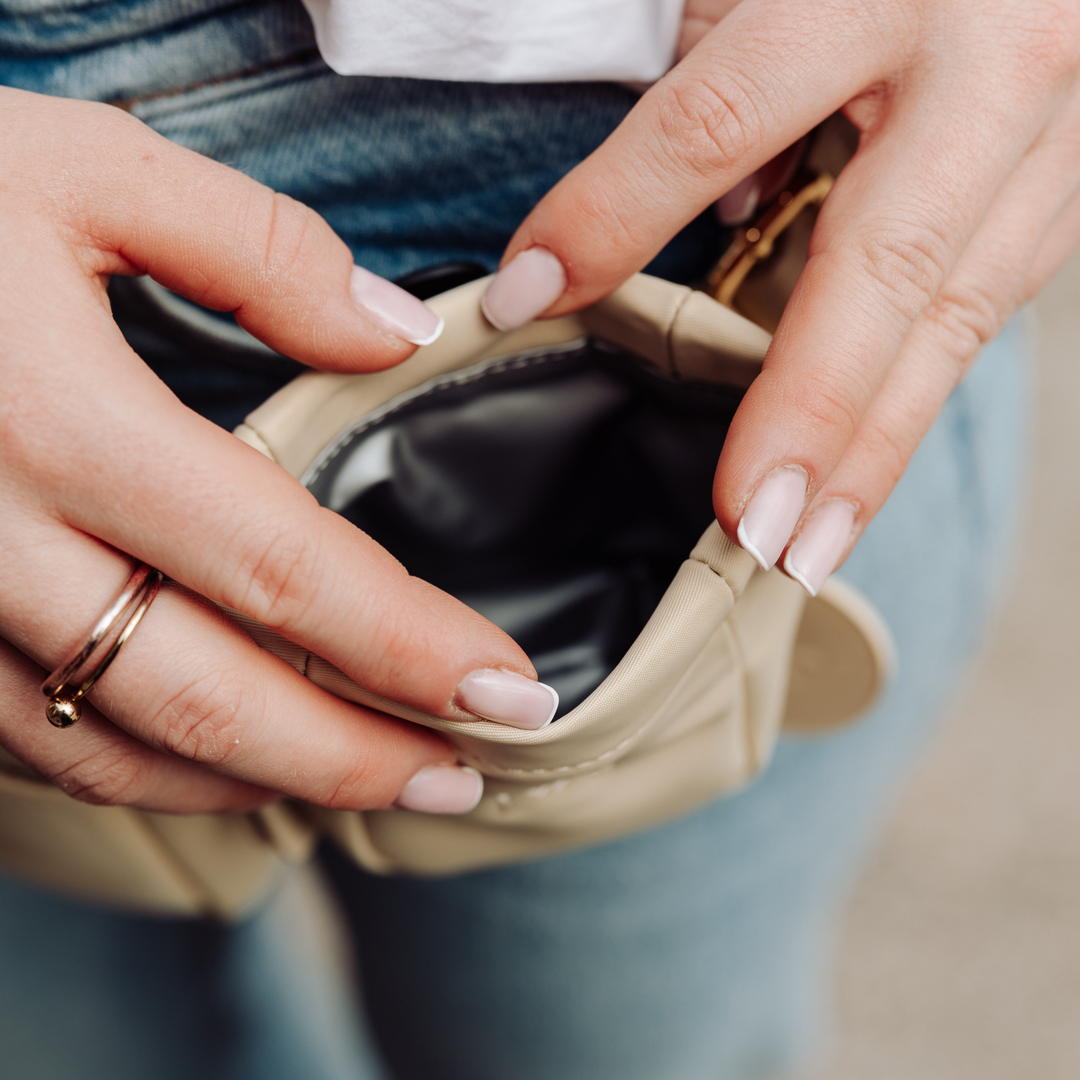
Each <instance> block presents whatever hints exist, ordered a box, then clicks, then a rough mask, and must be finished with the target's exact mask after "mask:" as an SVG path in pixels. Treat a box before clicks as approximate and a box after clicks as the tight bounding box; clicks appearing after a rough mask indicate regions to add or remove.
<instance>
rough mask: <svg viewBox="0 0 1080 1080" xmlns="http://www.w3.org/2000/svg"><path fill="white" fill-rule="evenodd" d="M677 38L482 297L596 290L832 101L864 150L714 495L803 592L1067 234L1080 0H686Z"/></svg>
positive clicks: (833, 202) (1077, 174) (613, 281)
mask: <svg viewBox="0 0 1080 1080" xmlns="http://www.w3.org/2000/svg"><path fill="white" fill-rule="evenodd" d="M711 22H715V25H714V26H712V27H711V29H710V28H709V24H710V23H711ZM695 41H696V43H695ZM683 45H684V48H687V49H688V50H689V51H688V54H687V55H686V56H685V58H684V59H683V60H682V61H681V62H680V63H679V64H678V65H677V66H676V67H675V68H674V69H673V70H672V71H671V72H670V73H669V74H668V76H667V77H666V78H664V79H662V80H661V81H660V82H659V83H657V84H656V85H655V86H653V87H652V88H651V89H650V90H649V91H648V92H647V93H646V94H645V95H644V96H643V97H642V99H641V100H640V102H639V103H638V105H637V106H636V107H635V108H634V110H633V111H632V112H631V113H630V115H629V116H628V117H627V119H626V120H625V121H624V123H623V124H622V125H621V126H620V127H619V128H618V130H617V131H615V132H614V134H613V135H612V136H611V137H610V138H609V139H608V140H607V141H606V142H605V143H604V145H603V146H601V147H600V148H599V149H598V150H597V151H596V152H595V153H594V154H593V155H592V156H591V157H589V158H588V159H587V160H586V161H584V162H583V163H582V164H581V165H579V166H578V167H577V168H576V169H575V170H574V171H573V172H571V173H570V174H569V175H568V176H567V177H565V178H564V179H563V180H562V182H561V183H559V184H558V185H557V186H556V187H555V188H554V189H553V190H552V191H551V192H550V193H549V194H548V195H547V196H546V197H545V198H544V200H543V201H542V202H541V203H540V204H539V205H538V206H537V207H536V209H535V210H534V211H533V212H532V214H530V216H529V217H528V218H527V219H526V221H525V222H524V224H523V225H522V226H521V228H520V229H519V230H518V232H517V234H516V236H515V237H514V239H513V240H512V242H511V244H510V246H509V248H508V249H507V252H506V255H505V257H504V262H503V269H502V270H501V271H500V275H499V278H498V279H497V281H496V283H494V284H493V285H492V286H491V287H490V290H489V293H488V296H487V303H486V306H487V310H488V311H489V313H490V314H491V315H492V317H493V318H494V319H495V321H497V322H500V323H502V324H504V325H510V324H512V323H521V322H524V321H527V319H528V318H531V317H534V316H536V315H540V314H545V315H559V314H563V313H565V312H568V311H573V310H576V309H578V308H581V307H583V306H585V305H586V304H589V303H591V302H593V301H594V300H596V299H598V298H600V297H602V296H604V295H606V294H607V293H609V292H611V291H612V290H613V289H614V288H616V287H617V286H618V285H619V284H620V283H621V282H622V281H624V280H625V279H626V278H627V277H629V276H630V275H631V274H632V273H634V272H635V271H637V270H639V269H641V268H642V267H643V266H645V265H646V264H647V263H648V262H649V260H650V259H651V258H652V257H653V256H654V255H655V254H656V253H657V252H658V251H659V250H660V249H661V248H662V247H663V246H664V244H665V243H666V242H667V241H668V240H669V239H670V238H671V237H672V236H674V235H675V233H676V232H678V231H679V229H681V228H682V227H683V226H684V225H686V224H687V223H688V222H689V221H691V220H692V219H693V218H694V217H695V216H696V215H697V214H699V213H700V212H701V211H702V210H703V209H705V207H707V206H708V205H709V204H710V203H711V202H713V201H714V200H716V199H717V198H718V197H719V196H722V195H723V194H724V193H726V192H728V191H730V190H731V189H732V188H733V187H735V185H736V184H738V183H739V182H740V181H742V180H743V179H744V178H745V177H747V176H748V175H750V174H751V173H753V172H754V171H755V170H756V169H758V168H759V167H760V166H762V165H763V164H764V163H765V162H767V161H769V160H770V159H771V158H773V157H774V156H776V155H777V154H778V153H780V152H781V151H782V150H784V149H785V148H786V147H787V146H789V145H791V144H792V143H794V142H795V141H796V140H797V139H799V138H801V137H802V136H803V135H804V134H806V133H807V132H808V131H809V130H810V129H811V128H813V127H814V126H815V125H816V124H817V123H819V122H820V121H822V120H823V119H825V118H826V117H827V116H829V115H831V114H832V113H834V112H836V111H837V110H838V109H843V110H844V111H845V112H846V114H847V116H848V117H849V118H850V119H851V121H852V122H853V123H854V124H855V125H856V127H857V128H858V129H859V131H860V136H861V138H860V143H859V148H858V151H857V153H856V155H855V157H854V158H853V159H852V161H851V162H850V164H849V165H848V166H847V167H846V168H845V169H844V171H843V173H842V175H841V176H840V178H839V180H838V181H837V183H836V185H835V187H834V188H833V190H832V192H831V193H830V195H829V197H828V199H827V200H826V202H825V205H824V207H823V209H822V212H821V215H820V217H819V219H818V224H817V227H816V230H815V232H814V236H813V240H812V243H811V248H810V258H809V261H808V264H807V266H806V269H805V270H804V272H803V274H802V276H801V277H800V279H799V282H798V284H797V286H796V288H795V291H794V293H793V295H792V297H791V300H790V302H789V304H788V306H787V309H786V312H785V314H784V317H783V320H782V321H781V323H780V326H779V329H778V331H777V333H776V336H775V339H774V341H773V344H772V347H771V348H770V350H769V353H768V356H767V357H766V360H765V365H764V369H763V371H762V374H761V376H760V377H759V378H758V379H757V380H756V381H755V383H754V384H753V386H752V387H751V388H750V390H749V392H748V393H747V395H746V398H745V399H744V401H743V403H742V406H741V408H740V409H739V412H738V415H737V416H736V418H735V422H734V424H733V425H732V428H731V431H730V434H729V435H728V439H727V443H726V445H725V447H724V451H723V454H722V455H721V458H720V464H719V467H718V470H717V476H716V485H715V489H714V501H715V506H716V513H717V517H718V519H719V521H720V524H721V525H722V526H723V528H724V529H725V531H726V532H728V533H729V534H730V535H732V536H736V535H737V536H738V537H739V539H740V540H741V542H742V543H743V545H744V547H746V548H747V549H748V550H750V551H751V552H752V553H753V554H754V555H755V556H756V557H757V558H758V560H759V562H761V563H762V565H763V566H768V565H772V564H773V563H774V562H775V561H776V560H777V559H779V557H780V556H781V555H782V554H783V552H784V550H785V549H787V556H786V558H785V560H784V566H785V569H787V571H788V572H789V573H791V574H792V575H793V576H794V577H796V578H798V579H799V580H800V581H802V582H803V584H804V585H805V586H806V587H807V588H808V589H809V590H810V591H814V590H816V589H817V588H819V587H820V585H821V584H822V582H823V581H824V580H825V578H826V577H827V576H828V574H829V573H830V572H831V571H832V570H833V569H834V568H835V567H836V566H837V565H839V563H840V562H842V561H843V559H844V558H845V557H846V555H847V553H848V552H849V551H850V550H851V548H852V547H853V546H854V544H855V542H856V540H857V539H858V537H859V535H860V534H861V532H862V530H863V529H864V528H865V526H866V524H867V523H868V522H869V521H870V519H871V518H872V517H873V516H874V514H875V513H876V512H877V510H878V509H879V508H880V507H881V505H882V504H883V503H884V502H885V499H886V498H887V497H888V495H889V493H890V492H891V490H892V488H893V487H894V485H895V484H896V482H897V480H898V479H899V478H900V476H901V475H902V473H903V472H904V469H905V467H906V465H907V462H908V460H909V458H910V457H911V455H912V453H913V452H914V450H915V448H916V446H917V445H918V443H919V441H920V440H921V438H922V437H923V435H924V434H925V433H926V431H927V429H928V428H929V427H930V425H931V424H932V422H933V420H934V418H935V417H936V416H937V414H938V412H939V410H940V409H941V406H942V404H943V403H944V401H945V399H946V398H947V397H948V395H949V394H950V392H951V391H952V390H953V388H954V387H955V386H956V384H957V383H958V382H959V381H960V379H962V378H963V376H964V375H965V373H966V372H967V370H968V369H969V368H970V366H971V364H972V363H973V361H974V360H975V357H976V356H977V354H978V352H979V350H980V348H981V347H982V346H983V345H984V344H985V343H986V342H987V341H989V340H990V339H991V338H992V337H993V336H994V335H995V334H996V333H997V332H998V331H999V330H1000V329H1001V327H1002V326H1003V325H1004V323H1005V322H1006V321H1007V320H1008V318H1009V317H1010V316H1011V315H1012V313H1013V312H1014V311H1015V310H1016V309H1017V307H1018V306H1020V305H1021V304H1023V303H1024V302H1026V301H1027V300H1028V299H1030V298H1031V297H1032V296H1033V295H1034V294H1035V293H1036V292H1037V291H1038V289H1039V288H1040V287H1041V286H1042V285H1043V283H1044V282H1045V281H1046V280H1047V279H1048V278H1049V277H1050V276H1051V275H1052V274H1053V272H1054V271H1055V270H1056V269H1057V267H1058V266H1059V265H1060V264H1061V263H1062V261H1063V260H1064V259H1065V257H1066V256H1067V255H1068V254H1069V252H1070V251H1071V250H1072V249H1073V247H1074V246H1075V245H1076V243H1077V241H1078V240H1080V198H1078V187H1080V85H1078V68H1080V2H1078V0H1058V2H1054V0H1024V2H1023V3H1016V2H1015V0H878V2H876V3H873V4H868V3H866V2H865V0H828V2H826V0H742V2H741V3H738V4H733V3H731V2H730V0H690V6H689V7H688V10H687V21H686V24H685V26H684V36H683ZM528 249H541V250H534V251H532V252H529V254H528V255H526V256H525V257H524V258H521V259H518V256H521V255H522V254H523V253H524V252H526V251H527V250H528ZM515 260H516V261H515ZM926 527H927V528H933V523H932V522H928V523H927V526H926ZM793 535H794V537H795V539H794V542H791V538H792V536H793Z"/></svg>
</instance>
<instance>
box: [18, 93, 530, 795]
mask: <svg viewBox="0 0 1080 1080" xmlns="http://www.w3.org/2000/svg"><path fill="white" fill-rule="evenodd" d="M0 140H2V144H3V148H4V149H3V159H4V169H3V173H2V175H0V237H2V255H3V258H2V260H0V370H2V383H0V462H2V466H0V552H2V558H3V568H4V569H3V588H2V590H0V637H2V638H3V639H4V640H3V641H0V743H2V744H3V745H4V746H5V747H6V748H7V750H8V751H9V752H11V753H12V754H14V755H15V756H16V757H18V758H19V759H21V760H22V761H24V762H25V763H27V764H28V765H29V766H31V767H32V768H33V769H35V770H36V771H37V772H39V773H41V774H42V775H44V776H45V777H47V778H49V779H50V780H52V781H54V782H55V783H56V784H58V785H59V786H60V787H62V788H63V789H64V790H65V791H67V792H68V793H69V794H71V795H73V796H75V797H76V798H80V799H84V800H87V801H90V802H97V803H112V804H115V803H122V804H125V805H132V806H138V807H142V808H145V809H151V810H165V811H175V812H211V811H236V810H245V809H249V808H251V807H255V806H258V805H261V804H263V803H265V802H267V801H269V800H271V799H272V798H274V797H276V795H277V794H278V793H284V794H287V795H291V796H295V797H297V798H300V799H305V800H307V801H309V802H312V803H316V804H318V805H321V806H328V807H336V808H343V809H360V808H369V807H383V806H387V805H390V804H392V803H395V802H397V803H398V804H399V805H406V806H410V807H413V808H415V809H423V810H430V811H435V812H456V811H462V810H467V809H470V808H471V806H472V805H474V804H475V801H476V799H477V798H478V797H479V794H480V790H481V780H480V777H479V774H476V773H474V772H473V771H472V770H466V769H463V768H460V767H458V766H456V765H455V764H454V762H455V753H454V751H453V749H452V748H451V747H450V746H448V744H447V743H445V742H444V741H443V740H442V739H440V738H439V737H438V736H437V735H435V734H434V733H433V732H431V731H428V730H426V729H423V728H420V727H417V726H414V725H411V724H407V723H404V722H402V721H400V720H396V719H394V718H391V717H388V716H385V715H383V714H380V713H376V712H372V711H371V710H368V709H364V708H361V707H359V706H357V705H353V704H350V703H347V702H344V701H341V700H339V699H338V698H335V697H333V696H332V695H330V694H328V693H326V692H324V691H322V690H320V689H318V688H317V687H315V686H314V685H312V684H311V683H310V682H308V681H307V680H306V679H305V678H303V677H302V676H301V675H299V674H298V673H297V672H296V671H294V670H293V669H292V668H290V667H289V666H288V665H287V664H285V663H284V662H283V661H280V660H278V659H277V658H276V657H274V656H272V655H270V654H269V653H266V652H264V651H262V650H260V649H259V648H258V647H257V646H256V645H255V644H254V643H253V642H252V641H251V640H250V639H249V638H248V637H247V636H246V635H245V634H243V633H242V632H241V631H240V630H238V629H236V628H235V627H234V626H233V625H232V624H231V623H230V622H228V620H226V619H225V618H224V617H223V616H222V615H221V614H220V612H219V611H218V610H217V609H216V608H215V607H213V606H212V605H210V604H208V603H206V600H204V599H203V598H207V599H209V600H212V601H215V602H218V603H221V604H224V605H227V606H228V607H231V608H235V609H237V610H239V611H243V612H246V613H247V614H248V615H251V616H253V617H254V618H256V619H258V620H259V621H260V622H262V623H265V624H266V625H268V626H271V627H273V628H274V629H276V630H278V631H280V632H281V633H282V634H284V635H285V636H286V637H288V638H290V639H292V640H294V641H296V642H299V643H300V644H302V645H304V646H305V647H308V648H310V649H311V650H312V651H313V652H315V653H317V654H319V655H321V656H324V657H326V658H327V659H328V660H330V661H331V662H332V663H334V664H336V665H337V666H338V667H339V668H341V669H342V670H343V671H344V672H346V673H347V674H348V675H349V676H350V677H351V678H353V679H355V680H356V681H357V682H359V683H361V684H362V685H364V686H365V687H367V688H369V689H371V690H373V691H375V692H376V693H379V694H382V695H384V696H386V697H390V698H393V699H395V700H397V701H401V702H403V703H405V704H408V705H411V706H413V707H415V708H418V709H422V710H425V711H427V712H431V713H435V714H437V715H440V716H444V717H448V718H457V719H474V718H475V716H474V715H473V713H472V712H470V711H469V710H470V708H471V709H472V710H473V712H478V711H482V712H483V713H484V715H486V716H487V717H488V718H490V719H496V720H500V719H501V720H503V721H505V722H509V723H516V724H517V725H518V726H526V725H527V724H529V721H530V720H533V721H534V723H535V718H533V716H532V713H537V714H538V713H539V712H540V711H543V708H544V707H545V702H546V703H547V704H548V705H550V700H551V699H550V694H549V693H548V691H547V690H546V689H545V688H541V687H540V686H538V684H537V683H536V682H535V681H533V680H535V677H536V676H535V671H534V670H533V668H532V665H531V664H530V662H529V660H528V658H527V657H526V656H525V655H524V653H522V651H521V650H520V649H519V648H518V647H517V646H516V645H515V644H514V642H513V641H511V640H510V638H508V637H507V636H506V635H505V634H504V633H503V632H502V631H501V630H499V629H498V628H496V627H495V626H493V625H492V624H491V623H488V622H487V621H485V620H484V619H482V618H481V617H480V616H479V615H477V614H476V613H475V612H473V611H471V610H470V609H469V608H467V607H465V606H464V605H463V604H461V603H460V602H458V601H457V600H455V599H453V598H452V597H450V596H448V595H446V594H445V593H442V592H440V591H439V590H437V589H435V588H434V587H432V586H430V585H428V584H426V583H425V582H423V581H420V580H418V579H416V578H412V577H410V576H409V575H408V573H407V572H406V570H405V569H404V567H402V566H401V564H400V563H398V562H397V561H396V560H395V559H394V558H392V557H391V556H390V555H389V554H388V553H387V552H386V551H385V550H383V549H382V548H381V547H379V546H378V545H377V544H376V543H374V541H372V540H371V539H370V538H369V537H367V536H366V535H365V534H364V533H362V532H360V531H359V530H357V529H356V528H354V527H353V526H352V525H350V524H349V523H348V522H346V521H345V520H344V519H342V518H340V517H338V516H337V515H335V514H333V513H331V512H330V511H328V510H324V509H322V508H320V507H319V506H318V505H317V504H316V502H315V500H314V499H313V498H312V497H311V496H310V495H309V494H308V493H307V492H306V491H305V490H304V489H303V488H302V487H301V486H300V485H299V484H298V483H297V482H296V481H295V480H293V479H292V478H291V477H290V476H288V475H287V474H286V473H285V472H284V471H283V470H282V469H280V468H279V467H278V466H276V465H274V464H273V463H272V462H270V461H268V460H267V459H266V458H264V457H263V456H262V455H260V454H258V453H257V452H255V451H254V450H252V449H250V448H249V447H247V446H245V445H244V444H243V443H241V442H240V441H239V440H238V439H236V438H234V437H233V436H232V435H230V434H228V433H227V432H225V431H222V430H221V429H219V428H217V427H215V426H214V425H213V424H211V423H210V422H209V421H206V420H204V419H202V418H201V417H199V416H197V415H196V414H194V413H192V412H190V411H189V410H188V409H186V408H184V407H183V406H182V405H181V404H180V403H179V402H178V401H177V400H176V398H175V397H173V395H172V394H171V393H170V392H169V390H168V389H167V388H166V387H165V386H164V385H163V384H162V383H161V382H160V381H159V380H158V379H157V378H156V377H155V376H154V375H153V373H152V372H151V371H150V370H149V369H148V368H147V367H146V365H145V364H143V363H142V361H141V360H140V359H139V358H138V357H137V356H136V355H135V354H134V353H133V352H132V350H131V349H130V347H129V346H128V345H127V343H126V342H125V341H124V339H123V337H122V336H121V334H120V331H119V329H118V328H117V326H116V324H115V323H114V322H113V320H112V318H111V316H110V310H109V303H108V298H107V294H106V285H107V282H108V277H109V275H110V274H135V273H148V274H150V275H151V276H152V277H154V278H155V279H156V280H157V281H159V282H160V283H161V284H163V285H164V286H166V287H167V288H169V289H172V290H174V291H175V292H178V293H180V294H182V295H184V296H186V297H188V298H190V299H191V300H194V301H196V302H198V303H200V304H203V305H204V306H207V307H210V308H214V309H217V310H227V311H232V312H234V313H235V315H236V318H237V320H238V322H239V323H240V324H241V325H242V326H244V327H245V328H246V329H247V330H249V331H250V332H251V333H252V334H254V335H255V336H257V337H259V338H260V339H261V340H263V341H264V342H266V343H267V344H268V345H270V346H272V347H273V348H275V349H277V350H279V351H280V352H282V353H284V354H286V355H288V356H292V357H295V358H296V359H298V360H300V361H302V362H303V363H305V364H309V365H311V366H314V367H319V368H324V369H329V370H334V371H369V370H376V369H381V368H385V367H388V366H390V365H392V364H395V363H398V362H400V361H401V360H403V359H405V358H406V357H407V356H409V355H410V354H411V353H412V351H413V350H414V345H412V344H410V343H409V342H408V341H407V340H405V338H411V339H413V340H414V341H415V340H421V339H423V338H424V337H428V336H430V335H431V333H432V332H433V331H437V325H436V324H437V319H436V317H435V316H434V315H433V314H432V313H431V312H430V310H429V309H427V308H425V307H423V305H421V304H420V303H419V301H416V300H414V299H413V298H411V297H409V296H408V295H407V294H405V293H403V292H402V291H401V290H399V289H396V287H394V286H392V285H390V284H389V283H387V282H383V281H382V280H381V279H377V278H373V276H372V275H370V274H367V273H366V272H364V271H359V272H357V273H353V266H352V257H351V254H350V252H349V251H348V249H347V248H346V246H345V244H343V243H342V242H341V240H340V239H338V238H337V237H336V236H335V235H334V233H333V232H332V231H331V230H330V228H329V227H328V226H327V225H326V223H325V222H324V221H323V220H322V219H321V218H320V217H319V216H318V215H317V214H315V213H314V212H313V211H311V210H308V209H307V208H305V207H303V206H301V205H300V204H298V203H296V202H293V201H292V200H290V199H288V198H286V197H284V196H282V195H278V194H275V193H273V192H271V191H270V190H268V189H267V188H265V187H263V186H262V185H260V184H258V183H256V182H255V181H253V180H251V179H249V178H247V177H245V176H243V175H242V174H240V173H238V172H235V171H234V170H232V169H229V168H227V167H225V166H223V165H219V164H216V163H214V162H212V161H209V160H207V159H205V158H202V157H200V156H199V155H197V154H194V153H192V152H190V151H187V150H184V149H182V148H180V147H177V146H175V145H174V144H172V143H170V142H168V141H167V140H165V139H163V138H161V137H160V136H158V135H156V134H154V133H153V132H152V131H150V130H149V129H148V128H146V127H145V126H144V125H143V124H141V123H140V122H138V121H137V120H135V119H133V118H132V117H130V116H128V115H126V114H124V113H122V112H120V111H119V110H116V109H113V108H110V107H108V106H104V105H95V104H87V103H84V102H75V101H67V100H61V99H56V98H48V97H41V96H38V95H35V94H28V93H24V92H21V91H15V90H7V89H3V90H0ZM133 559H138V560H143V561H145V562H147V563H149V564H150V565H152V566H155V567H157V568H159V569H160V570H162V571H163V572H164V573H165V574H166V575H167V576H168V577H169V578H171V579H172V580H173V581H175V582H177V583H179V584H180V585H182V586H186V588H184V589H181V588H176V587H172V586H166V587H165V588H164V589H163V590H162V592H161V593H160V595H159V596H158V598H157V599H156V601H155V602H154V604H153V605H152V607H151V608H150V609H149V611H148V612H147V615H146V617H145V619H144V620H143V622H142V623H141V625H140V626H139V629H138V631H137V632H136V633H135V634H134V635H133V636H132V637H131V639H130V641H128V643H127V644H126V645H125V646H124V648H123V650H122V651H121V652H120V653H119V655H118V656H117V659H116V661H115V663H114V664H113V665H112V666H111V667H110V668H109V670H108V672H107V673H106V674H105V675H104V676H103V677H102V679H101V681H100V682H99V683H98V685H97V687H96V688H95V689H94V690H93V691H92V693H91V695H90V703H91V704H90V705H89V706H88V707H86V708H84V712H83V719H82V721H81V722H80V723H79V724H78V725H77V726H75V727H73V728H70V729H67V730H58V729H56V728H53V727H51V726H50V725H49V723H48V722H47V721H46V719H45V703H46V702H45V698H44V697H43V696H42V694H41V691H40V689H39V686H40V683H41V681H42V680H43V678H44V677H45V674H46V673H47V671H49V670H52V669H53V668H55V667H56V666H57V665H58V664H60V663H62V662H63V660H64V659H65V657H66V655H67V654H68V652H69V651H70V650H71V649H72V648H73V647H74V646H76V645H78V644H80V643H81V642H82V641H83V640H85V638H86V637H87V635H88V634H89V630H90V628H91V627H92V625H93V624H94V623H95V622H96V620H97V619H98V617H99V616H100V615H101V613H102V612H103V611H104V610H105V609H106V608H107V607H108V606H109V603H110V602H111V600H112V598H113V597H114V596H115V595H116V593H117V592H118V591H119V589H120V587H121V586H122V585H123V583H124V581H125V580H126V578H127V577H128V575H129V574H130V572H131V569H132V560H133ZM189 590H190V591H189ZM478 669H495V670H497V671H501V672H503V673H505V675H506V676H507V678H504V679H503V683H504V684H505V685H508V686H509V691H504V692H503V695H502V697H501V698H500V697H499V695H498V693H496V695H495V698H494V699H492V698H491V696H490V693H489V695H488V698H487V700H486V701H485V702H478V701H477V700H476V693H475V691H473V692H472V697H471V698H470V691H469V685H470V684H469V683H466V686H465V689H464V690H462V689H461V684H462V681H463V679H464V678H465V676H466V675H468V674H469V673H470V672H473V671H475V670H478ZM515 691H516V692H517V698H515V697H514V692H515ZM515 701H518V702H519V703H521V702H523V703H524V713H522V712H521V711H520V707H521V706H520V704H519V705H518V706H515V704H514V702H515ZM530 708H531V709H532V713H530V712H529V710H530ZM515 709H518V710H519V711H517V712H515ZM529 726H534V724H529Z"/></svg>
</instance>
